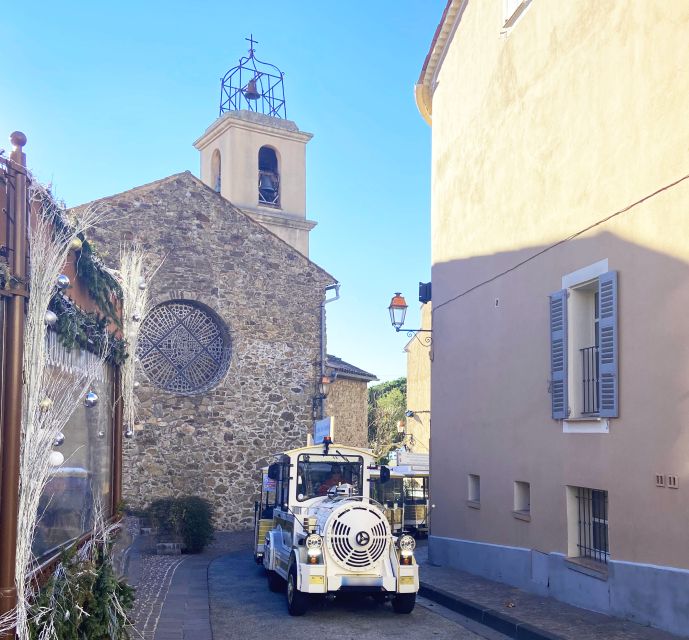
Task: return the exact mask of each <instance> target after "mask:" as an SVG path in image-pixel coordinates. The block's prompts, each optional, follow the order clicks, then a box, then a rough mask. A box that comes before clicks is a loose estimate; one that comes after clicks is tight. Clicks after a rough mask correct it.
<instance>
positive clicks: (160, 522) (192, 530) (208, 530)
mask: <svg viewBox="0 0 689 640" xmlns="http://www.w3.org/2000/svg"><path fill="white" fill-rule="evenodd" d="M148 515H149V517H150V519H151V523H152V524H153V526H154V528H155V529H157V531H158V539H159V540H161V541H165V542H184V544H185V546H186V550H187V551H188V552H189V553H199V552H201V551H203V550H204V548H205V547H206V546H207V545H208V543H209V542H210V541H211V540H213V532H214V531H215V528H214V527H213V515H214V514H213V506H212V505H211V503H210V502H208V500H205V499H204V498H199V497H198V496H182V497H181V498H160V499H158V500H154V501H153V502H152V503H151V505H150V506H149V508H148Z"/></svg>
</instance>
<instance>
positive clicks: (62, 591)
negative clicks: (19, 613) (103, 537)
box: [29, 546, 134, 640]
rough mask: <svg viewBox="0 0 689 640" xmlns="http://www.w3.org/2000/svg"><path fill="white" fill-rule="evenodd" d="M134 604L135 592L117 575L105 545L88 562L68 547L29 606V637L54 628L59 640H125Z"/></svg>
mask: <svg viewBox="0 0 689 640" xmlns="http://www.w3.org/2000/svg"><path fill="white" fill-rule="evenodd" d="M133 604H134V589H133V588H132V587H130V586H129V585H128V584H127V583H126V582H124V581H123V580H118V578H117V576H116V575H115V571H114V569H113V566H112V558H111V555H110V547H109V546H104V547H99V548H96V549H94V553H93V554H92V557H88V558H80V557H79V556H78V554H77V547H76V546H72V547H71V548H69V549H67V550H65V551H64V552H63V554H62V556H61V558H60V564H59V565H58V569H57V570H56V571H55V573H54V574H53V575H52V576H51V578H50V579H49V580H48V582H46V583H45V584H44V585H43V587H42V588H41V589H40V591H39V592H38V595H37V597H36V599H35V601H34V602H33V604H32V607H31V611H30V625H29V631H30V639H31V640H37V639H38V638H39V636H40V634H41V632H42V631H44V630H45V629H46V628H50V626H52V627H53V629H54V634H53V637H55V638H58V639H59V640H128V639H129V638H130V636H129V633H128V630H127V627H128V625H129V621H128V619H127V617H126V615H127V612H128V611H129V610H131V608H132V606H133Z"/></svg>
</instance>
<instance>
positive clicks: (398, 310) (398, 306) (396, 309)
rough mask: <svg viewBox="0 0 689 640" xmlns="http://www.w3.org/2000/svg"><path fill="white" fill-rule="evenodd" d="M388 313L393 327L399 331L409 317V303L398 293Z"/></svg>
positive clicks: (393, 298)
mask: <svg viewBox="0 0 689 640" xmlns="http://www.w3.org/2000/svg"><path fill="white" fill-rule="evenodd" d="M388 311H389V312H390V322H392V326H393V327H395V328H396V329H399V328H400V327H401V326H402V325H403V324H404V317H405V316H406V315H407V302H406V300H405V299H404V297H403V296H402V294H401V293H396V294H395V295H394V296H393V297H392V300H391V301H390V306H389V307H388Z"/></svg>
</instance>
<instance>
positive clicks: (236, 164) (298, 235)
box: [194, 36, 316, 257]
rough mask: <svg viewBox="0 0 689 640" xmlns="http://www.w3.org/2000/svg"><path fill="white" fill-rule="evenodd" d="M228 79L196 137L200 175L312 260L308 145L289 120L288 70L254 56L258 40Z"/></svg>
mask: <svg viewBox="0 0 689 640" xmlns="http://www.w3.org/2000/svg"><path fill="white" fill-rule="evenodd" d="M247 40H248V41H249V42H250V49H249V53H248V55H247V56H244V57H242V58H240V60H239V64H238V65H237V66H235V67H232V68H231V69H230V70H229V71H228V72H227V73H226V74H225V75H224V76H223V78H222V81H221V88H220V113H219V116H218V118H217V119H216V120H215V122H213V123H212V124H211V125H210V126H209V127H208V128H207V129H206V131H205V133H204V134H203V135H202V136H201V137H200V138H199V139H198V140H196V142H194V146H195V147H196V149H198V151H199V153H200V156H201V180H202V181H203V182H204V183H206V184H207V185H208V186H209V187H211V188H212V189H215V190H216V191H218V192H219V193H220V195H222V196H223V197H224V198H227V199H228V200H229V201H230V202H232V204H234V205H235V206H236V207H238V208H239V209H241V210H242V211H243V212H244V213H246V214H248V215H249V216H251V217H252V218H254V219H255V220H256V221H258V222H260V223H261V224H263V225H264V226H265V227H267V228H268V229H270V231H272V232H273V233H275V234H276V235H278V236H279V237H280V238H282V239H283V240H284V241H285V242H288V243H289V244H291V245H292V246H293V247H294V248H295V249H297V250H298V251H300V252H301V253H303V254H304V255H305V256H307V257H308V255H309V232H310V231H311V229H313V227H315V226H316V223H315V222H314V221H312V220H307V219H306V145H307V143H308V142H309V140H311V138H312V137H313V136H312V134H310V133H306V132H305V131H300V130H299V127H297V125H296V123H294V122H293V121H292V120H288V119H287V108H286V102H285V93H284V81H283V80H284V74H283V73H282V72H281V71H280V70H279V69H278V68H277V67H276V66H274V65H272V64H269V63H266V62H262V61H261V60H259V59H258V58H256V56H255V51H254V45H255V44H257V42H256V40H254V39H253V36H252V37H251V38H247Z"/></svg>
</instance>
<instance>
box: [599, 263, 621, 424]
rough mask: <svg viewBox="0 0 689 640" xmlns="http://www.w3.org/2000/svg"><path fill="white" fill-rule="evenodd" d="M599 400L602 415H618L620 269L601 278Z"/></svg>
mask: <svg viewBox="0 0 689 640" xmlns="http://www.w3.org/2000/svg"><path fill="white" fill-rule="evenodd" d="M598 318H599V324H598V331H599V334H600V335H599V337H598V345H599V347H598V348H599V351H598V357H599V360H600V368H599V371H598V377H599V380H600V382H599V393H600V397H599V403H598V407H599V409H600V412H599V413H600V416H601V417H602V418H617V416H618V415H619V413H620V409H619V401H618V387H619V380H618V361H619V345H618V335H617V271H608V272H607V273H604V274H603V275H602V276H600V277H599V278H598Z"/></svg>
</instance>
